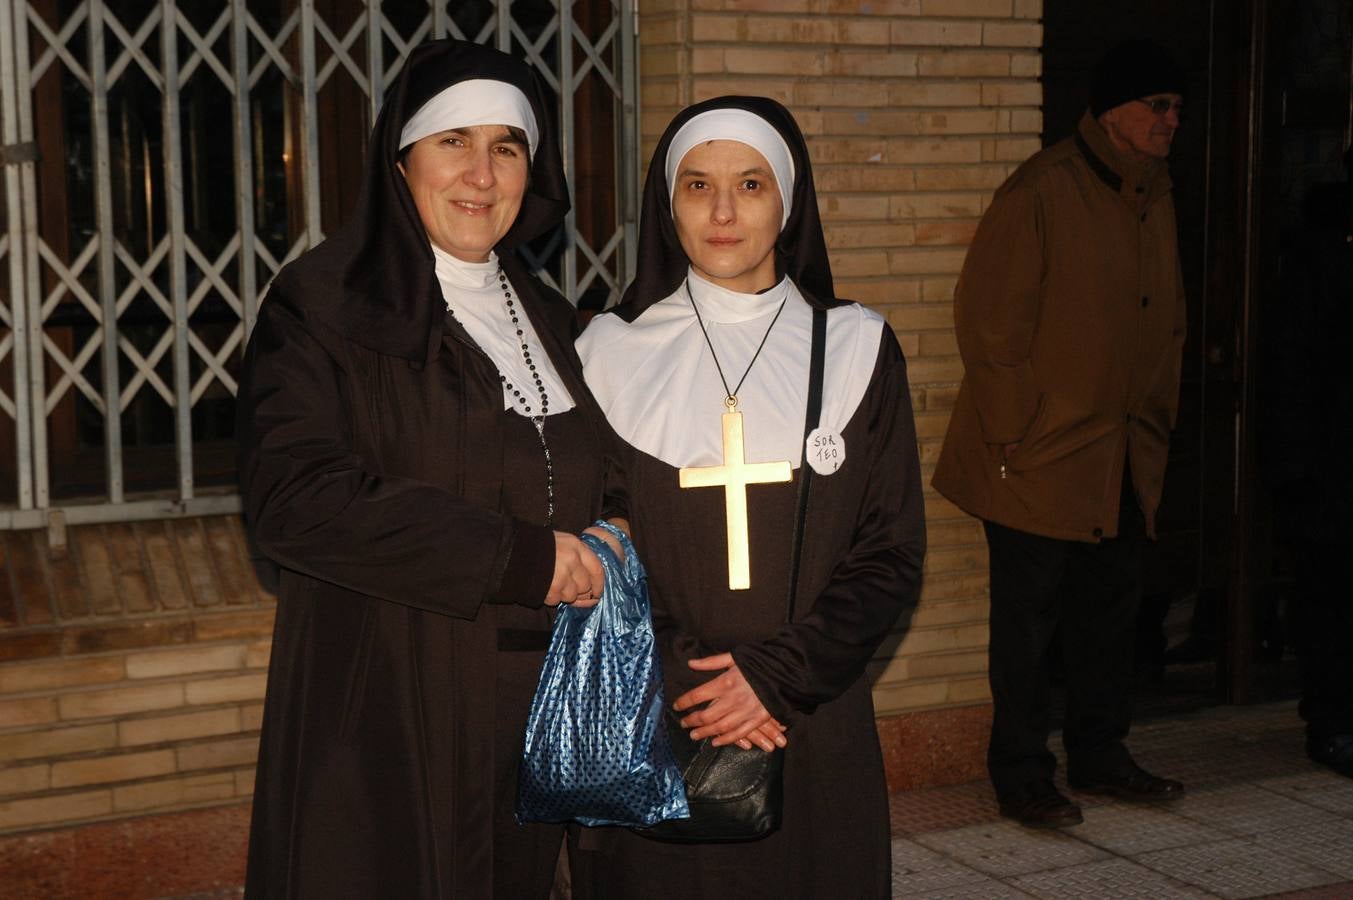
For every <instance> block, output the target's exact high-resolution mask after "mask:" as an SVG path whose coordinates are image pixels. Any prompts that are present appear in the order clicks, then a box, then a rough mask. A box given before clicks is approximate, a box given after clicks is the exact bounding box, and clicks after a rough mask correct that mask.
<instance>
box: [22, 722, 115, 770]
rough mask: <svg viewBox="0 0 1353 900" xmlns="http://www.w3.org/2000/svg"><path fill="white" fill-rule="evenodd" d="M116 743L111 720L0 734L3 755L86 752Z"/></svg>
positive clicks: (23, 756) (33, 755)
mask: <svg viewBox="0 0 1353 900" xmlns="http://www.w3.org/2000/svg"><path fill="white" fill-rule="evenodd" d="M116 744H117V729H116V728H115V727H114V726H113V724H112V723H111V722H109V723H105V724H100V725H81V726H76V727H74V728H44V729H42V730H40V731H25V732H19V733H17V734H4V735H0V759H2V760H5V761H6V762H9V761H12V760H16V759H35V758H38V757H49V756H62V755H64V754H67V753H85V752H89V751H93V750H106V749H108V748H110V747H113V746H116Z"/></svg>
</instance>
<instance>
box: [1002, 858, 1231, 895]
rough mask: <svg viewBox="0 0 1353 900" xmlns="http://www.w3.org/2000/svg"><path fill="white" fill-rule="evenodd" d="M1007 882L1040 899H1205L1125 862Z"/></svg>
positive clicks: (1111, 861) (1107, 861) (1196, 891)
mask: <svg viewBox="0 0 1353 900" xmlns="http://www.w3.org/2000/svg"><path fill="white" fill-rule="evenodd" d="M1010 883H1011V884H1013V885H1014V886H1015V887H1017V888H1019V889H1021V890H1023V891H1027V892H1028V893H1030V894H1032V895H1033V896H1035V897H1038V898H1040V900H1062V898H1066V900H1084V898H1086V897H1094V898H1096V900H1101V898H1104V900H1107V898H1118V897H1122V898H1130V897H1142V898H1150V900H1174V898H1196V897H1207V896H1209V894H1207V893H1206V892H1204V891H1201V890H1199V889H1198V888H1196V887H1191V886H1189V885H1184V884H1179V883H1178V882H1176V881H1173V880H1172V879H1170V878H1168V877H1166V876H1165V875H1162V874H1161V873H1159V872H1153V871H1152V870H1150V869H1147V868H1144V867H1143V866H1139V865H1137V864H1136V863H1134V862H1132V861H1130V860H1126V859H1103V860H1097V861H1095V862H1089V863H1082V864H1081V865H1078V866H1068V867H1067V868H1065V869H1053V870H1052V871H1050V872H1037V873H1035V874H1033V875H1023V876H1021V877H1019V878H1012V879H1010Z"/></svg>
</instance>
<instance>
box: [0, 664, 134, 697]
mask: <svg viewBox="0 0 1353 900" xmlns="http://www.w3.org/2000/svg"><path fill="white" fill-rule="evenodd" d="M123 674H124V672H123V668H122V657H120V656H104V657H96V658H93V659H88V658H86V659H79V658H76V659H63V660H57V661H54V662H35V663H19V664H17V665H14V664H9V665H0V694H18V693H21V692H24V691H46V690H51V689H52V688H67V687H79V686H82V685H87V684H107V683H109V682H116V681H121V680H122V678H123Z"/></svg>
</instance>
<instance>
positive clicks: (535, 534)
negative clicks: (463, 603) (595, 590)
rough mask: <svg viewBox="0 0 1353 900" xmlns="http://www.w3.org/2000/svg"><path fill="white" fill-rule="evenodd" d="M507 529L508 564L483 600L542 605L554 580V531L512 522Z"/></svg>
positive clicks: (529, 605)
mask: <svg viewBox="0 0 1353 900" xmlns="http://www.w3.org/2000/svg"><path fill="white" fill-rule="evenodd" d="M508 530H509V531H510V533H511V547H510V549H509V550H508V553H507V565H506V566H505V567H504V568H503V574H502V577H501V578H500V579H499V580H498V586H497V588H495V589H493V590H491V591H490V592H489V595H488V597H487V598H486V599H487V601H488V602H489V603H495V604H508V603H516V604H517V605H519V606H527V607H531V608H537V607H540V606H544V605H545V594H546V593H548V592H549V590H550V581H552V580H553V579H554V529H552V528H550V527H549V526H546V525H529V524H527V523H526V522H523V521H521V520H520V519H513V520H512V525H511V527H510V529H508Z"/></svg>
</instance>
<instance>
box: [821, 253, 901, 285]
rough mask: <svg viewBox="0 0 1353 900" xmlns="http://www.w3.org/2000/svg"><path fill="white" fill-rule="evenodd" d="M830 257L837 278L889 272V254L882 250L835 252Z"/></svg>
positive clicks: (833, 272)
mask: <svg viewBox="0 0 1353 900" xmlns="http://www.w3.org/2000/svg"><path fill="white" fill-rule="evenodd" d="M828 259H829V261H830V262H831V266H832V275H833V276H834V277H836V278H850V277H857V278H858V277H860V276H865V275H887V274H888V254H887V253H883V252H880V251H872V250H871V251H858V250H857V251H848V252H835V253H831V254H829V256H828Z"/></svg>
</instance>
